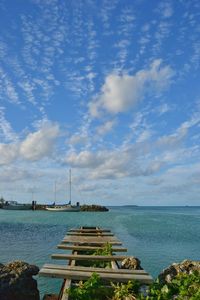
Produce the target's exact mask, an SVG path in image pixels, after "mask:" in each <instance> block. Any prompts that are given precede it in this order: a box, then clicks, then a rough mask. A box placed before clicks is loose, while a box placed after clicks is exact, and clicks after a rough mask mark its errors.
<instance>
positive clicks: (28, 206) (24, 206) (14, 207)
mask: <svg viewBox="0 0 200 300" xmlns="http://www.w3.org/2000/svg"><path fill="white" fill-rule="evenodd" d="M2 208H3V209H8V210H30V209H31V208H32V205H31V204H16V205H12V204H9V205H3V207H2Z"/></svg>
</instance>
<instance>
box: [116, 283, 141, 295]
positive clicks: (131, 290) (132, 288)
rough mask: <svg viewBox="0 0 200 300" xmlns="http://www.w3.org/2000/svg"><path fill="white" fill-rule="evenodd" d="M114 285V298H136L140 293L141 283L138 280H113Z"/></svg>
mask: <svg viewBox="0 0 200 300" xmlns="http://www.w3.org/2000/svg"><path fill="white" fill-rule="evenodd" d="M111 286H112V287H113V289H114V290H113V297H112V298H111V299H112V300H136V299H137V298H136V296H137V295H138V292H139V288H140V284H139V283H138V282H137V281H128V283H126V284H124V283H117V284H114V283H112V282H111Z"/></svg>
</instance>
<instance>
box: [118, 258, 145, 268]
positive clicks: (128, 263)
mask: <svg viewBox="0 0 200 300" xmlns="http://www.w3.org/2000/svg"><path fill="white" fill-rule="evenodd" d="M121 269H131V270H143V268H142V267H141V262H140V260H139V259H138V258H137V257H134V256H131V257H127V258H125V259H124V260H123V261H122V263H121Z"/></svg>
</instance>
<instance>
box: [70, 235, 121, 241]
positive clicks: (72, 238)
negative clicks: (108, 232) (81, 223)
mask: <svg viewBox="0 0 200 300" xmlns="http://www.w3.org/2000/svg"><path fill="white" fill-rule="evenodd" d="M64 239H67V240H69V241H70V242H72V243H74V242H76V241H77V240H78V241H79V242H90V241H94V242H99V241H102V242H104V243H109V242H119V240H118V239H117V238H116V237H115V236H99V235H98V236H78V237H77V236H73V235H65V236H64Z"/></svg>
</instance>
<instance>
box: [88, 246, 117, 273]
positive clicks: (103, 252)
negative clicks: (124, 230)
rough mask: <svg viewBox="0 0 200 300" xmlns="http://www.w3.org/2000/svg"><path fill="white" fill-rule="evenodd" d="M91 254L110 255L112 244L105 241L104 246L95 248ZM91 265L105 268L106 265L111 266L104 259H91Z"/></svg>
mask: <svg viewBox="0 0 200 300" xmlns="http://www.w3.org/2000/svg"><path fill="white" fill-rule="evenodd" d="M93 255H101V256H104V255H112V245H111V244H109V243H106V244H105V245H104V247H102V248H99V249H97V250H96V251H94V253H93ZM91 260H92V258H91ZM92 266H93V267H94V268H106V267H109V268H110V267H111V263H110V262H106V261H93V264H92Z"/></svg>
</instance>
